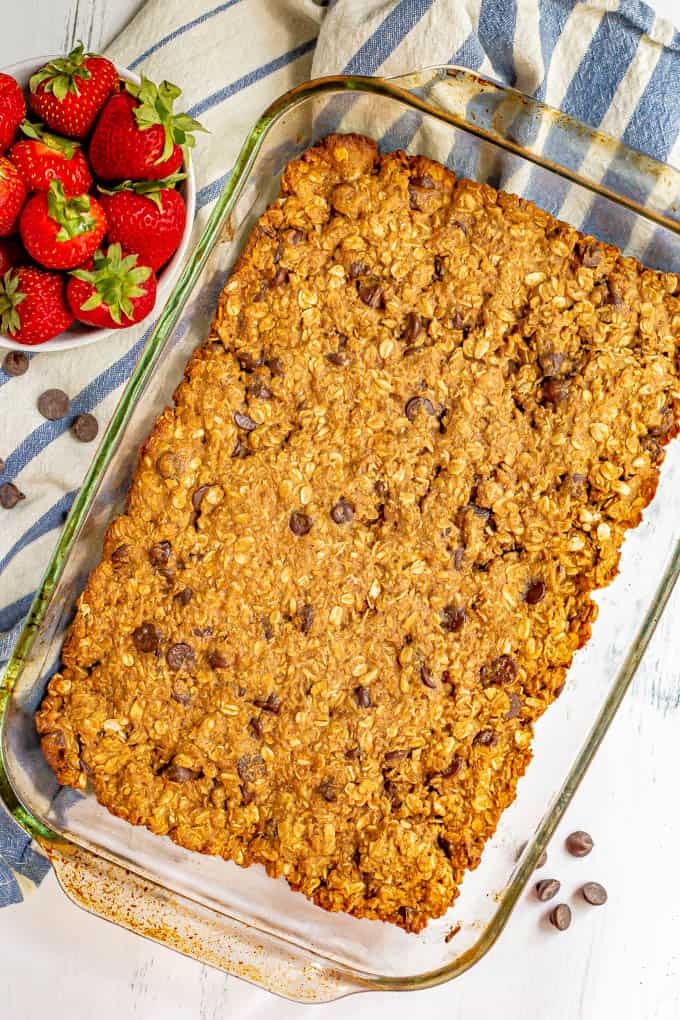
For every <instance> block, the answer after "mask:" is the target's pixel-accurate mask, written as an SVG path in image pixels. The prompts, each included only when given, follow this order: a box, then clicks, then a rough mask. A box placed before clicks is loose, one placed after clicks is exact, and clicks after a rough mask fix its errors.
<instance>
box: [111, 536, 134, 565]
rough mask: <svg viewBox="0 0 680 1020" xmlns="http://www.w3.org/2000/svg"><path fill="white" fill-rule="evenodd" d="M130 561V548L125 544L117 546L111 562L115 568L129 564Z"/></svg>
mask: <svg viewBox="0 0 680 1020" xmlns="http://www.w3.org/2000/svg"><path fill="white" fill-rule="evenodd" d="M129 559H130V546H129V545H128V544H127V543H126V542H124V543H123V544H122V545H119V546H117V547H116V548H115V549H114V550H113V552H112V553H111V562H112V563H113V565H114V567H117V566H119V564H121V563H127V562H128V560H129Z"/></svg>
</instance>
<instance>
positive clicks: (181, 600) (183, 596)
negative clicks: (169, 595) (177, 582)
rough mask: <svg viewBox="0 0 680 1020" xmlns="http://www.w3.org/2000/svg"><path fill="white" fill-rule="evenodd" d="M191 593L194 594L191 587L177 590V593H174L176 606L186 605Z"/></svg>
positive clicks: (189, 600) (191, 595)
mask: <svg viewBox="0 0 680 1020" xmlns="http://www.w3.org/2000/svg"><path fill="white" fill-rule="evenodd" d="M193 594H194V590H193V588H182V590H181V591H178V592H177V594H176V595H175V602H176V603H177V605H178V606H188V605H189V603H190V602H191V599H192V597H193Z"/></svg>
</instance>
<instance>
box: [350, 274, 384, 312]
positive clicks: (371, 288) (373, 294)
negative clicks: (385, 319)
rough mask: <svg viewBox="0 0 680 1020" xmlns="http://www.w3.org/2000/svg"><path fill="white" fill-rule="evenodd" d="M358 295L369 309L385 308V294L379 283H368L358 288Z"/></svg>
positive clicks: (361, 284)
mask: <svg viewBox="0 0 680 1020" xmlns="http://www.w3.org/2000/svg"><path fill="white" fill-rule="evenodd" d="M357 294H358V295H359V297H360V299H361V300H362V301H363V303H364V304H365V305H368V307H369V308H384V307H385V292H384V291H383V289H382V287H381V286H380V284H379V283H376V282H375V281H373V282H370V281H368V280H367V281H366V282H365V283H360V284H359V286H358V287H357Z"/></svg>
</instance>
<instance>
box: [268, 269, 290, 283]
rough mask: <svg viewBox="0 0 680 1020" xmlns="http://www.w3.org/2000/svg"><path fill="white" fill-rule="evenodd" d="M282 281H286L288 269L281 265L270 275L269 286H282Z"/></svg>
mask: <svg viewBox="0 0 680 1020" xmlns="http://www.w3.org/2000/svg"><path fill="white" fill-rule="evenodd" d="M284 283H288V270H287V269H285V268H284V267H283V266H281V268H280V269H277V270H276V273H275V274H274V276H273V277H272V281H271V286H272V287H282V286H283V284H284Z"/></svg>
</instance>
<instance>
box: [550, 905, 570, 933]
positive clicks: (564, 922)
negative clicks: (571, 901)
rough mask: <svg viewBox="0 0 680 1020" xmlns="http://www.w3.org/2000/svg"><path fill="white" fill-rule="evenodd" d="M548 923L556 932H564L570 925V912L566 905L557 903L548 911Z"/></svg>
mask: <svg viewBox="0 0 680 1020" xmlns="http://www.w3.org/2000/svg"><path fill="white" fill-rule="evenodd" d="M550 923H551V924H552V926H553V927H554V928H557V930H558V931H566V930H567V928H568V927H569V925H570V924H571V910H570V909H569V907H568V906H567V904H566V903H558V904H557V906H556V907H554V908H553V909H552V910H551V911H550Z"/></svg>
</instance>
